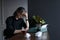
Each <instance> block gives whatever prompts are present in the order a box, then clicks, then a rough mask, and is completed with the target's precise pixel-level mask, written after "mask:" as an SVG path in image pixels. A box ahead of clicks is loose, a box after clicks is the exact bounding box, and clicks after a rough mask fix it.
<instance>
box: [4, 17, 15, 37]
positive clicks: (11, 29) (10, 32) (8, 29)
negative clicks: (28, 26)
mask: <svg viewBox="0 0 60 40" xmlns="http://www.w3.org/2000/svg"><path fill="white" fill-rule="evenodd" d="M12 23H13V19H12V17H8V18H7V20H6V29H5V35H6V36H7V37H11V36H12V35H13V32H14V30H15V29H14V27H13V24H12Z"/></svg>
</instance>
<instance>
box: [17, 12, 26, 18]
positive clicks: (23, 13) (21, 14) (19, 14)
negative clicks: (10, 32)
mask: <svg viewBox="0 0 60 40" xmlns="http://www.w3.org/2000/svg"><path fill="white" fill-rule="evenodd" d="M25 13H26V12H22V13H17V16H18V17H19V18H22V17H23V16H26V15H25Z"/></svg>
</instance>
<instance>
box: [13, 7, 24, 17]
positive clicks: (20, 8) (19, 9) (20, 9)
mask: <svg viewBox="0 0 60 40" xmlns="http://www.w3.org/2000/svg"><path fill="white" fill-rule="evenodd" d="M23 11H25V8H24V7H19V8H17V9H16V11H15V12H14V14H13V16H16V15H17V12H18V13H20V14H22V12H23Z"/></svg>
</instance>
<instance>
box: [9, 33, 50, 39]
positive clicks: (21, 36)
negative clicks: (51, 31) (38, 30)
mask: <svg viewBox="0 0 60 40" xmlns="http://www.w3.org/2000/svg"><path fill="white" fill-rule="evenodd" d="M30 34H31V37H30V38H28V39H27V38H25V37H24V35H23V34H16V35H15V36H13V37H12V38H10V39H9V40H49V39H40V38H38V37H35V36H34V35H35V34H34V33H30ZM47 35H48V34H47Z"/></svg>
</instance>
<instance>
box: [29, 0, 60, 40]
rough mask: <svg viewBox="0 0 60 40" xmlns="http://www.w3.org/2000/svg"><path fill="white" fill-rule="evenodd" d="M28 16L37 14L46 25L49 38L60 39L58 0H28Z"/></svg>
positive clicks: (51, 39)
mask: <svg viewBox="0 0 60 40" xmlns="http://www.w3.org/2000/svg"><path fill="white" fill-rule="evenodd" d="M28 12H29V16H30V17H31V16H33V15H39V16H40V17H42V18H44V19H45V20H46V22H47V23H48V24H49V25H48V32H49V35H50V40H60V0H28Z"/></svg>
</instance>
